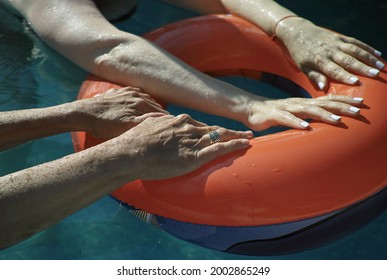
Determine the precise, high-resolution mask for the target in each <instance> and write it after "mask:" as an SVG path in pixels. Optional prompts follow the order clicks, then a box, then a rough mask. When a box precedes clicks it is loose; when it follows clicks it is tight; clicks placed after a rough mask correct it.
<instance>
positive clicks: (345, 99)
mask: <svg viewBox="0 0 387 280" xmlns="http://www.w3.org/2000/svg"><path fill="white" fill-rule="evenodd" d="M362 102H363V99H362V98H353V97H350V96H343V95H332V94H329V95H326V96H323V97H319V98H287V99H279V100H266V101H256V102H251V103H250V108H249V109H248V112H249V113H248V115H247V118H246V121H245V124H246V125H247V126H248V127H250V128H251V129H253V130H257V131H259V130H264V129H267V128H269V127H272V126H275V125H284V126H289V127H292V128H296V129H307V128H309V124H308V123H307V122H306V121H304V120H303V119H309V118H311V119H315V120H318V121H321V122H325V123H329V124H333V125H334V124H339V123H340V121H341V118H340V117H339V116H338V115H344V116H349V117H356V116H358V115H359V114H360V109H359V108H358V107H356V106H359V105H361V104H362Z"/></svg>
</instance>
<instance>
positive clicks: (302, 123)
mask: <svg viewBox="0 0 387 280" xmlns="http://www.w3.org/2000/svg"><path fill="white" fill-rule="evenodd" d="M301 126H303V127H305V128H307V127H309V123H308V122H306V121H303V122H301Z"/></svg>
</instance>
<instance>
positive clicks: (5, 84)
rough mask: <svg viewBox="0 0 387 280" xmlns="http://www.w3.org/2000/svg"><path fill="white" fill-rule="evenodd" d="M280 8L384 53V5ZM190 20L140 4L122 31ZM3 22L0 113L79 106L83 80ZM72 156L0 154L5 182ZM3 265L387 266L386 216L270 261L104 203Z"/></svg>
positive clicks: (62, 150)
mask: <svg viewBox="0 0 387 280" xmlns="http://www.w3.org/2000/svg"><path fill="white" fill-rule="evenodd" d="M280 2H281V3H283V5H284V6H287V7H289V8H291V9H292V10H293V11H295V12H296V13H298V14H300V15H303V16H305V17H307V18H309V19H311V20H313V21H315V22H316V23H318V24H320V25H324V26H326V27H328V28H331V29H335V30H337V31H339V32H342V33H345V34H347V35H350V36H354V37H357V38H358V39H361V40H363V41H365V42H367V43H369V44H371V45H373V46H375V47H376V48H378V49H379V50H380V51H382V52H383V53H384V54H386V53H387V42H386V34H385V33H384V34H382V33H381V32H385V31H384V30H383V29H384V28H385V26H387V24H386V23H387V22H386V12H387V5H386V4H385V1H384V0H380V1H366V0H363V1H356V0H352V1H343V0H342V1H332V0H329V1H326V0H318V1H307V0H295V1H288V2H289V3H288V2H285V1H280ZM333 6H334V7H333ZM189 16H192V14H190V13H188V12H183V11H181V10H179V9H175V8H173V9H172V8H170V7H168V6H166V5H164V4H159V3H158V1H155V0H143V1H142V2H141V4H140V6H139V9H138V11H137V13H136V14H135V16H134V17H133V18H131V19H130V20H128V21H126V22H124V23H120V24H118V26H119V27H120V28H122V29H125V30H128V31H131V32H134V33H137V34H142V33H144V32H147V31H150V30H152V29H155V28H157V27H159V26H162V25H164V24H166V23H168V22H172V21H176V20H179V19H183V18H186V17H189ZM0 17H1V19H0V39H1V40H0V90H1V93H0V109H1V110H13V109H22V108H33V107H45V106H52V105H56V104H61V103H64V102H68V101H72V100H74V99H75V98H76V94H77V90H78V88H79V85H80V83H81V82H82V80H83V79H84V78H85V77H86V73H85V72H84V71H82V70H81V69H79V68H77V67H76V66H74V65H73V64H71V63H69V62H68V61H66V60H65V59H63V58H62V57H60V56H59V55H58V54H56V53H55V52H53V51H50V49H48V48H47V47H45V45H44V44H42V43H41V42H40V41H39V40H37V39H36V38H35V37H34V35H33V33H32V32H31V31H30V30H28V27H27V26H25V25H23V24H22V23H21V21H20V20H18V19H16V18H14V17H12V16H10V15H9V14H7V13H6V12H4V11H2V10H0ZM247 86H249V85H247ZM208 121H210V120H208ZM216 122H222V123H220V124H221V125H224V126H228V127H230V126H232V127H233V126H234V125H235V123H232V122H224V121H223V120H218V119H217V120H216ZM72 152H73V147H72V144H71V137H70V135H69V134H64V135H58V136H54V137H48V138H45V139H40V140H37V141H33V142H29V143H27V144H24V145H22V146H20V147H17V148H14V149H11V150H9V151H6V152H2V153H0V167H1V168H0V175H4V174H8V173H10V172H13V171H17V170H20V169H23V168H26V167H29V166H33V165H36V164H39V163H42V162H46V161H49V160H53V159H56V158H59V157H62V156H64V155H67V154H70V153H72ZM0 259H387V211H385V212H384V213H383V214H382V215H381V216H379V217H378V218H377V219H375V220H374V221H372V222H371V223H370V224H368V225H367V226H365V227H363V228H362V229H360V230H358V231H356V232H354V233H352V234H350V235H348V236H346V237H344V238H342V239H340V240H338V241H336V242H334V243H332V244H330V245H328V246H324V247H321V248H318V249H315V250H310V251H306V252H303V253H298V254H291V255H283V256H276V257H270V258H268V257H246V256H237V255H230V254H226V253H221V252H216V251H212V250H209V249H205V248H201V247H198V246H195V245H191V244H189V243H186V242H184V241H181V240H178V239H176V238H174V237H171V236H170V235H168V234H166V233H164V232H161V231H159V230H158V229H156V228H154V227H152V226H150V225H148V224H145V223H143V222H141V221H139V220H137V219H136V218H135V217H133V216H131V215H130V214H129V213H128V211H127V209H126V208H124V207H121V206H119V205H118V204H117V203H116V202H115V201H114V200H112V199H111V198H110V197H104V198H102V199H101V200H99V201H98V202H96V203H94V204H93V205H91V206H89V207H87V208H86V209H84V210H82V211H80V212H78V213H76V214H74V215H72V216H71V217H69V218H67V219H65V220H63V221H62V222H60V223H58V224H57V225H55V226H53V227H51V228H50V229H48V230H45V231H44V232H41V233H39V234H37V235H36V236H34V237H32V238H30V239H28V240H26V241H24V242H22V243H20V244H18V245H16V246H13V247H11V248H8V249H5V250H2V251H0Z"/></svg>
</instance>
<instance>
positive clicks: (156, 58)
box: [94, 38, 259, 121]
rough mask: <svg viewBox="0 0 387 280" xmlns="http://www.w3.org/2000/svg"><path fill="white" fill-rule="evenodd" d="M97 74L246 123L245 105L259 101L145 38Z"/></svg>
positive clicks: (112, 56) (99, 63)
mask: <svg viewBox="0 0 387 280" xmlns="http://www.w3.org/2000/svg"><path fill="white" fill-rule="evenodd" d="M95 65H96V67H95V68H94V72H95V73H96V74H97V75H99V76H101V77H104V78H105V79H108V80H110V81H113V82H116V83H119V84H130V85H134V86H137V87H140V88H142V89H143V90H144V91H145V92H147V93H149V94H151V95H152V96H154V97H156V98H159V99H162V100H163V101H165V102H167V103H172V104H176V105H181V106H185V107H191V108H194V109H197V110H200V111H203V112H207V113H210V114H214V115H220V116H224V117H228V118H232V119H235V120H238V121H244V120H243V113H244V112H243V110H244V107H243V106H244V105H245V104H246V103H248V102H249V101H250V100H252V99H259V97H257V96H255V95H253V94H250V93H248V92H245V91H243V90H241V89H239V88H237V87H234V86H232V85H230V84H228V83H225V82H222V81H219V80H217V79H214V78H212V77H210V76H208V75H206V74H203V73H201V72H200V71H198V70H196V69H194V68H192V67H191V66H189V65H187V64H186V63H184V62H182V61H181V60H179V59H177V58H176V57H174V56H173V55H171V54H169V53H167V52H166V51H164V50H162V49H161V48H159V47H157V46H155V45H154V44H152V43H151V42H148V41H146V40H144V39H142V38H138V39H137V40H136V41H135V42H130V43H122V44H120V45H118V46H116V47H115V48H113V49H112V50H110V51H107V52H106V54H105V55H102V56H100V57H99V58H98V59H97V60H96V63H95Z"/></svg>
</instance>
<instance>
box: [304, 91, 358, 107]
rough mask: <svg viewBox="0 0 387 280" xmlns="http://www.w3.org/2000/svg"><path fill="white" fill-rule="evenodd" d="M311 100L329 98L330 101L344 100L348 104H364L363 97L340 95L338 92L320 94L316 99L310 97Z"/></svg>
mask: <svg viewBox="0 0 387 280" xmlns="http://www.w3.org/2000/svg"><path fill="white" fill-rule="evenodd" d="M310 100H311V102H316V101H317V102H319V100H328V101H336V102H343V103H347V104H351V105H354V106H361V105H362V104H363V101H364V99H363V98H362V97H353V96H348V95H338V94H332V93H330V94H328V95H325V96H320V97H317V98H314V99H310Z"/></svg>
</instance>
